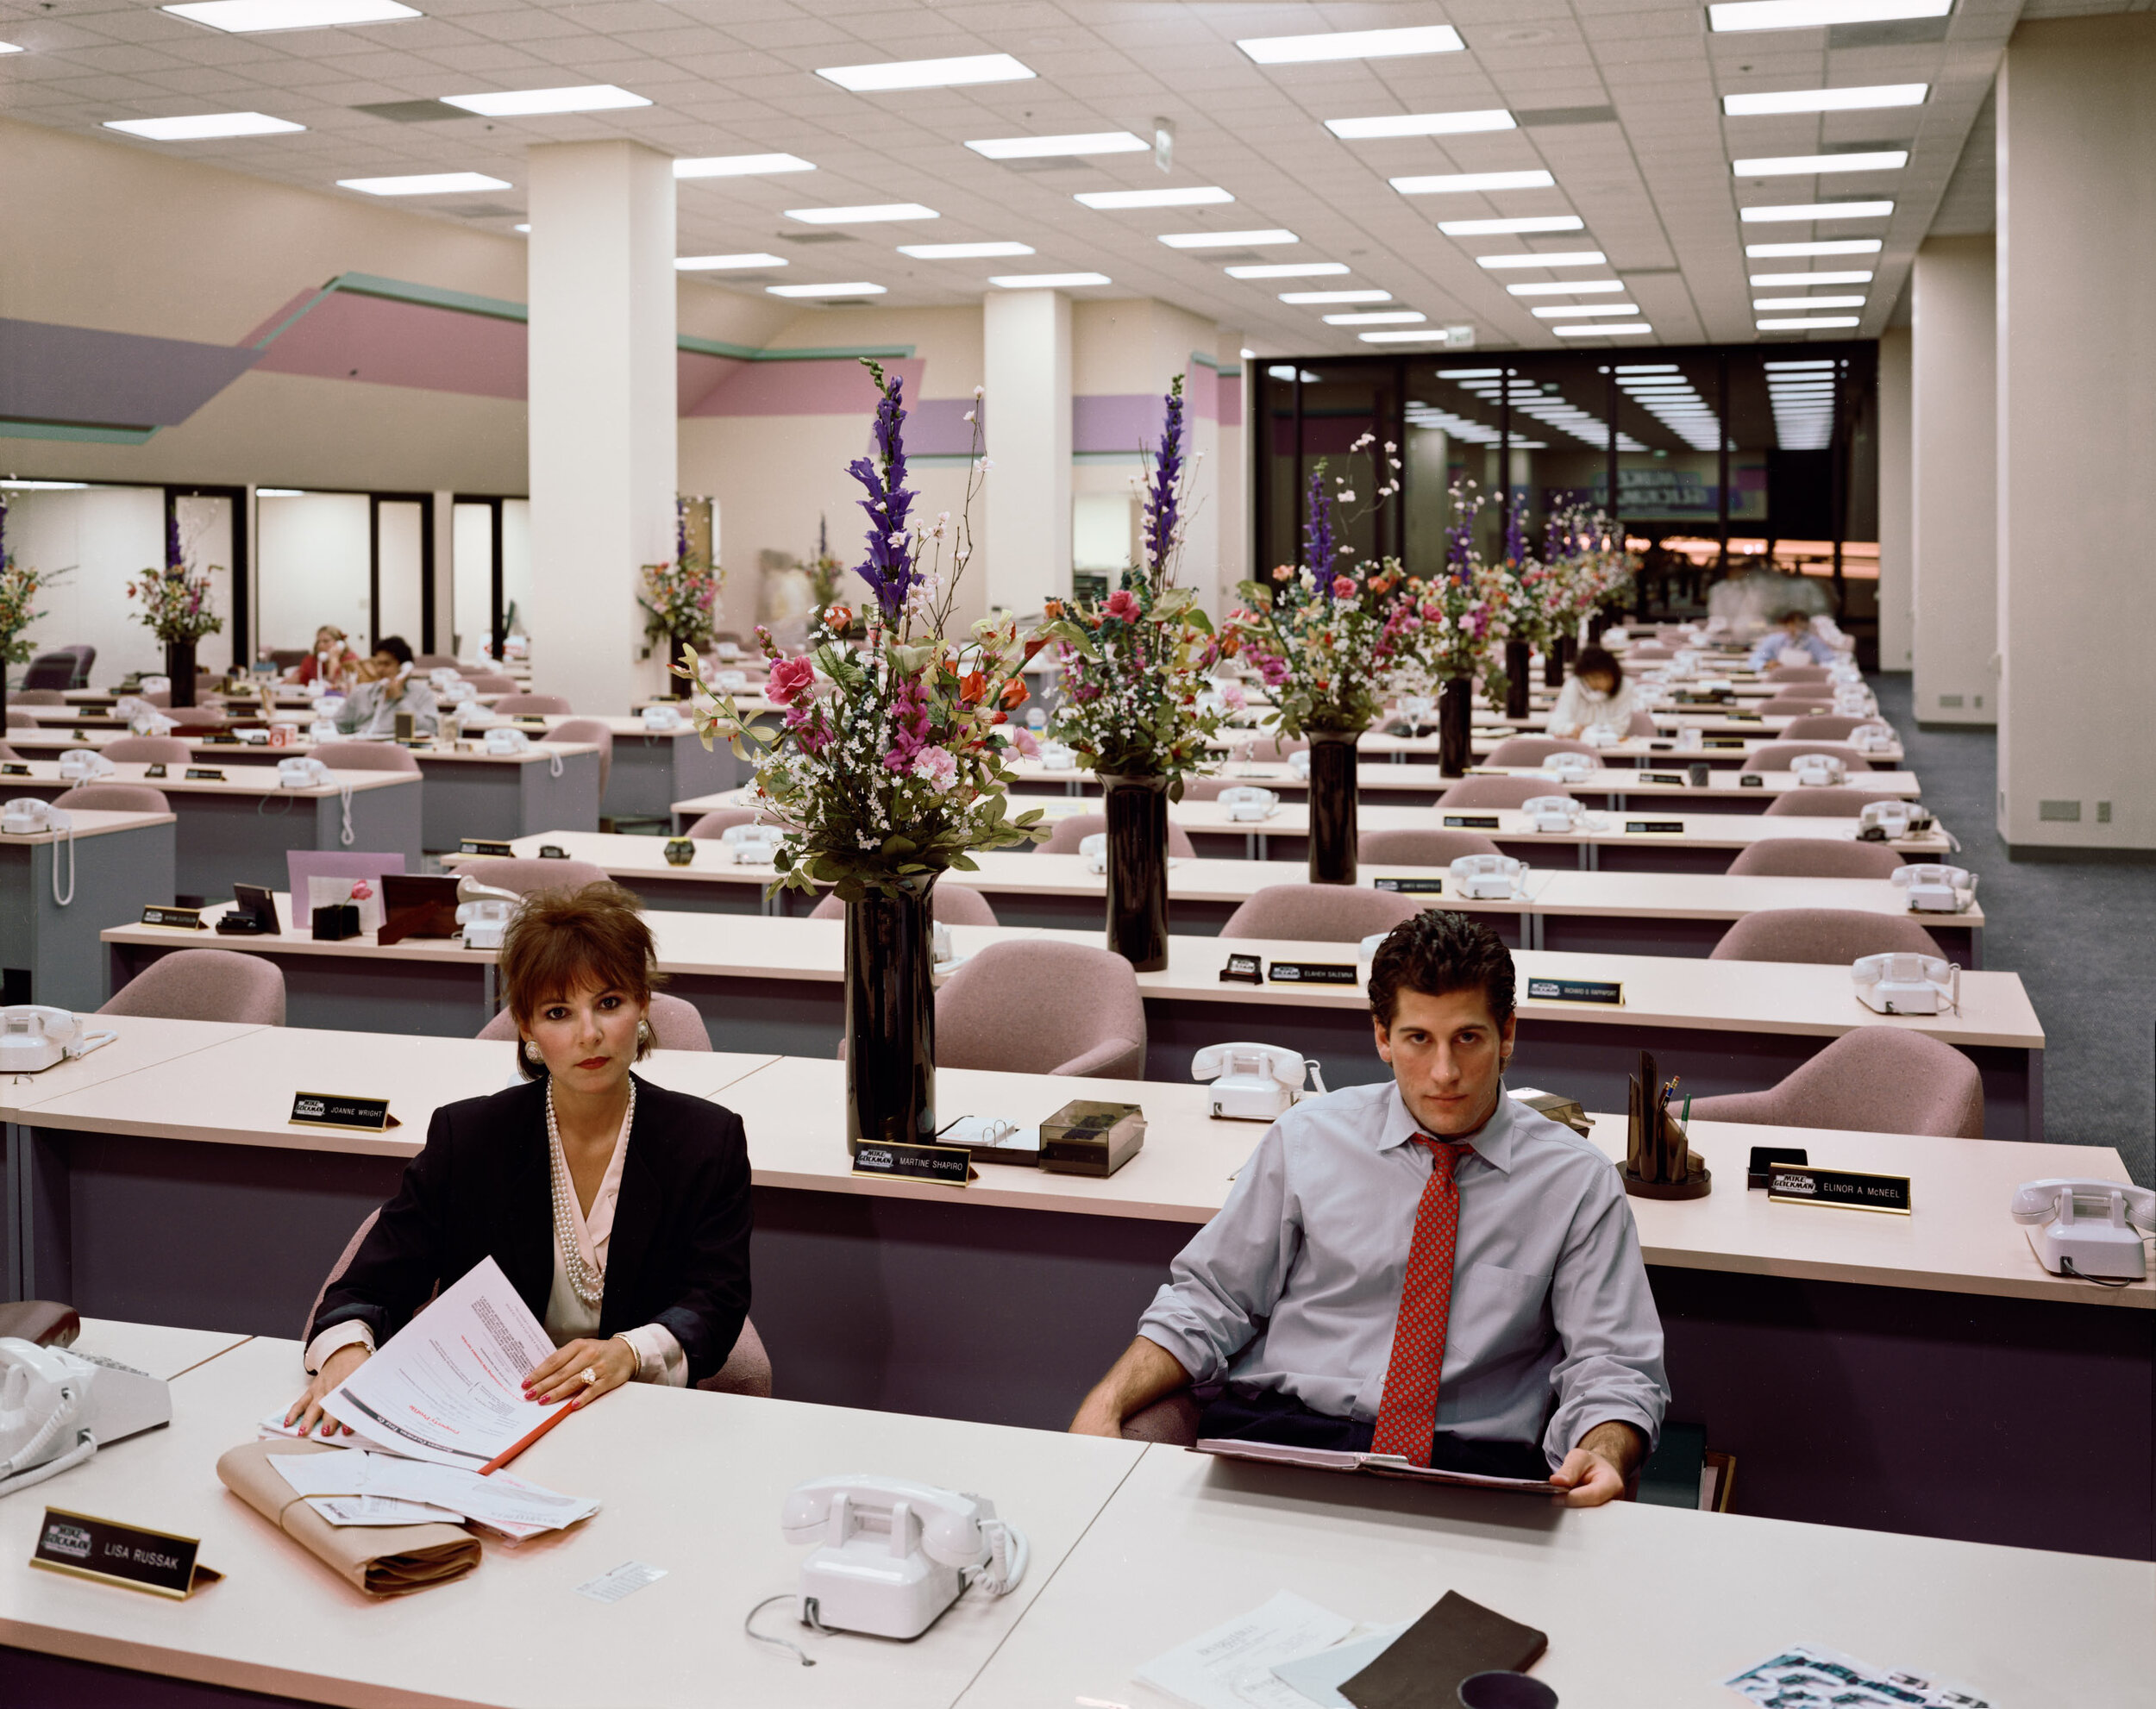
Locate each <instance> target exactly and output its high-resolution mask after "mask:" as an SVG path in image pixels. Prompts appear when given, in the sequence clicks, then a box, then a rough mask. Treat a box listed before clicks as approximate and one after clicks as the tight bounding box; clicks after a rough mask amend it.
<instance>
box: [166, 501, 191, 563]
mask: <svg viewBox="0 0 2156 1709" xmlns="http://www.w3.org/2000/svg"><path fill="white" fill-rule="evenodd" d="M186 567H187V560H185V558H183V557H182V556H181V555H180V550H179V506H177V505H175V506H173V507H172V510H168V511H166V515H165V573H166V575H168V576H176V575H180V574H183V573H185V570H186Z"/></svg>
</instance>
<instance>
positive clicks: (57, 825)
mask: <svg viewBox="0 0 2156 1709" xmlns="http://www.w3.org/2000/svg"><path fill="white" fill-rule="evenodd" d="M52 823H53V829H55V830H65V831H66V833H67V894H66V895H65V896H62V895H61V894H60V849H59V848H58V846H57V845H55V846H54V848H53V903H54V904H55V905H57V906H59V907H62V908H65V907H66V905H68V904H69V903H71V902H72V901H73V900H74V899H75V821H74V818H73V817H72V815H69V814H66V813H55V814H53V817H52Z"/></svg>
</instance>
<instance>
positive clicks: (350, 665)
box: [285, 623, 360, 690]
mask: <svg viewBox="0 0 2156 1709" xmlns="http://www.w3.org/2000/svg"><path fill="white" fill-rule="evenodd" d="M359 668H360V655H359V654H356V653H354V651H353V650H352V649H351V648H349V647H348V646H347V645H346V644H345V636H344V631H343V630H342V629H339V628H338V627H337V626H336V625H335V623H324V624H323V626H322V627H321V628H320V629H317V630H316V631H315V650H314V651H313V652H311V653H310V654H308V655H307V656H306V657H305V658H304V659H302V660H300V661H299V662H298V664H297V665H294V666H293V667H291V669H290V670H289V671H287V672H285V680H286V681H287V682H296V683H298V684H299V685H300V686H302V687H303V688H304V687H305V686H306V685H307V684H309V683H310V682H318V683H320V684H321V685H323V687H324V688H333V689H340V690H341V689H343V688H345V687H347V686H348V685H350V683H351V681H352V678H353V674H354V673H355V672H356V671H358V669H359Z"/></svg>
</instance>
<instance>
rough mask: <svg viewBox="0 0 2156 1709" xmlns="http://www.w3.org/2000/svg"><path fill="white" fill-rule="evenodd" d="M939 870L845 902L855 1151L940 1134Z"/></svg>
mask: <svg viewBox="0 0 2156 1709" xmlns="http://www.w3.org/2000/svg"><path fill="white" fill-rule="evenodd" d="M934 884H935V880H933V879H906V880H900V881H899V886H898V890H897V893H896V894H893V895H878V894H874V893H871V894H869V895H868V896H866V897H864V898H862V899H861V900H860V901H858V902H849V903H848V904H847V905H846V1151H847V1155H849V1156H850V1155H855V1154H856V1153H857V1152H859V1150H860V1149H861V1148H862V1146H863V1145H877V1144H884V1145H919V1144H923V1143H925V1142H928V1141H930V1140H931V1139H933V1138H934V1137H935V1135H936V988H935V985H934V982H933V980H932V979H931V973H932V972H933V970H934V967H935V961H936V953H935V946H934V944H933V943H932V942H931V933H932V931H933V930H934V922H933V919H932V917H931V914H930V911H929V907H930V904H929V897H930V893H931V889H932V887H933V886H934Z"/></svg>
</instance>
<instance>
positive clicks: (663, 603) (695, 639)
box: [636, 498, 726, 653]
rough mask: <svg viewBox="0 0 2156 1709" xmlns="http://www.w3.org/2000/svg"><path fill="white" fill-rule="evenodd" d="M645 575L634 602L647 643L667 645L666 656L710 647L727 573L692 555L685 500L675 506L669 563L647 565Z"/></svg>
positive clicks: (700, 557)
mask: <svg viewBox="0 0 2156 1709" xmlns="http://www.w3.org/2000/svg"><path fill="white" fill-rule="evenodd" d="M643 573H644V591H643V592H642V593H641V594H639V595H638V596H637V598H636V603H637V604H639V605H641V606H642V607H643V608H644V636H645V638H646V639H647V640H649V641H658V642H665V643H666V645H667V652H669V653H671V652H672V651H673V650H674V648H675V647H677V646H686V647H693V648H695V649H696V650H697V651H698V652H699V653H700V652H702V651H703V650H704V648H706V647H708V646H710V645H711V634H712V631H713V629H715V628H716V626H717V623H718V592H719V588H720V586H721V585H722V584H723V583H724V580H725V579H726V573H725V572H724V570H723V569H721V568H719V567H718V566H717V565H716V564H713V563H711V561H710V560H709V559H708V558H707V557H706V556H705V554H702V553H699V552H693V551H692V550H690V548H689V507H688V501H687V500H686V499H684V498H676V499H675V500H674V557H673V559H672V560H671V561H670V562H667V563H664V564H646V565H645V566H644V572H643Z"/></svg>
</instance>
